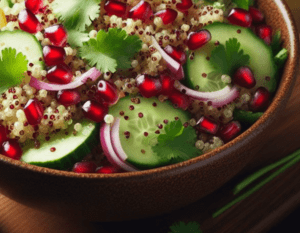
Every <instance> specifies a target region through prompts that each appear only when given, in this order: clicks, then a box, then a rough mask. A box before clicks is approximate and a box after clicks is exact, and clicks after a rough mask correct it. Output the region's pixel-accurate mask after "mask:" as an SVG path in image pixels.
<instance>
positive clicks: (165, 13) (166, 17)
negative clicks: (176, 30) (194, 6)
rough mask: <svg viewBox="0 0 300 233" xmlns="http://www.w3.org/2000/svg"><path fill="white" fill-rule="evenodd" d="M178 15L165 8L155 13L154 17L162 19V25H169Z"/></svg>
mask: <svg viewBox="0 0 300 233" xmlns="http://www.w3.org/2000/svg"><path fill="white" fill-rule="evenodd" d="M177 15H178V12H177V11H175V10H172V9H170V8H167V9H165V10H161V11H159V12H157V13H155V16H158V17H160V18H161V19H162V22H163V24H165V25H166V24H170V23H173V22H174V21H175V19H176V17H177Z"/></svg>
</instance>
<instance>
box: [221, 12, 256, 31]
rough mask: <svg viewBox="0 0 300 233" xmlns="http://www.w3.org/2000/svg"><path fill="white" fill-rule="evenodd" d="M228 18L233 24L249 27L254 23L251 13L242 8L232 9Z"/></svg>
mask: <svg viewBox="0 0 300 233" xmlns="http://www.w3.org/2000/svg"><path fill="white" fill-rule="evenodd" d="M227 19H228V20H229V22H230V23H231V24H234V25H238V26H241V27H247V28H248V27H251V24H252V17H251V14H250V13H249V12H248V11H246V10H244V9H241V8H233V9H232V10H231V11H230V13H229V15H228V17H227Z"/></svg>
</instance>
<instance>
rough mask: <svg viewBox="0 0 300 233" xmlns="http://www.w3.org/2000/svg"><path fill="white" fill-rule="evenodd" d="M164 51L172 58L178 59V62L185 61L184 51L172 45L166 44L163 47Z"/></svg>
mask: <svg viewBox="0 0 300 233" xmlns="http://www.w3.org/2000/svg"><path fill="white" fill-rule="evenodd" d="M164 50H165V52H166V53H167V54H168V55H170V56H171V57H172V58H173V59H175V60H176V61H178V62H179V63H180V64H182V65H183V64H184V63H185V62H186V59H187V57H186V53H185V52H184V51H182V50H180V49H178V48H176V47H174V46H172V45H167V46H166V47H165V48H164Z"/></svg>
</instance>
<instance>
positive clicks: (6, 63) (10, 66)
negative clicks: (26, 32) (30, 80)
mask: <svg viewBox="0 0 300 233" xmlns="http://www.w3.org/2000/svg"><path fill="white" fill-rule="evenodd" d="M27 64H28V61H27V59H26V56H25V55H23V54H22V53H18V54H17V51H16V50H15V49H12V48H6V49H4V50H2V56H1V59H0V93H3V92H5V91H6V90H7V89H8V88H10V87H14V86H18V85H19V84H20V83H21V82H22V81H23V79H24V78H25V76H24V72H25V71H27Z"/></svg>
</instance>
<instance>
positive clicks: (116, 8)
mask: <svg viewBox="0 0 300 233" xmlns="http://www.w3.org/2000/svg"><path fill="white" fill-rule="evenodd" d="M104 9H105V11H106V13H107V14H108V15H109V16H111V15H116V16H118V17H125V16H126V11H127V5H126V3H123V2H117V1H107V2H106V4H105V6H104Z"/></svg>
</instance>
